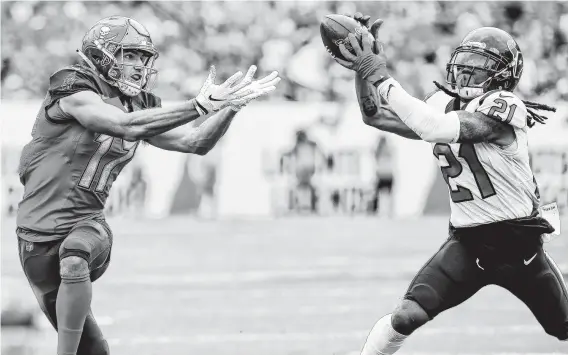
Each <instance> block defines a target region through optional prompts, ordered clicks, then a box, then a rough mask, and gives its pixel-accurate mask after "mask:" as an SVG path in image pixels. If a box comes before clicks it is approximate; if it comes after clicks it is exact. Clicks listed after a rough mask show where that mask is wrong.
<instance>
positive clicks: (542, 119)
mask: <svg viewBox="0 0 568 355" xmlns="http://www.w3.org/2000/svg"><path fill="white" fill-rule="evenodd" d="M434 85H436V87H437V88H438V89H440V90H442V91H443V92H445V93H446V94H447V95H449V96H451V97H454V98H459V97H460V96H459V95H458V94H456V93H455V92H452V91H450V90H449V89H448V88H446V87H445V86H443V85H442V84H440V83H439V82H437V81H434ZM521 101H523V103H524V104H525V107H526V108H527V113H528V115H527V126H529V127H533V126H534V125H535V122H538V123H540V124H545V123H546V120H547V119H548V117H546V116H543V115H541V114H539V113H537V112H536V111H535V110H539V111H549V112H556V107H552V106H548V105H545V104H539V103H538V102H533V101H528V100H521Z"/></svg>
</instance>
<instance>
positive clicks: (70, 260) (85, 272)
mask: <svg viewBox="0 0 568 355" xmlns="http://www.w3.org/2000/svg"><path fill="white" fill-rule="evenodd" d="M59 273H60V275H61V281H62V282H66V283H73V282H82V281H85V280H88V279H89V263H88V262H87V260H85V259H84V258H82V257H80V256H75V255H70V256H67V257H64V258H63V259H61V260H60V262H59Z"/></svg>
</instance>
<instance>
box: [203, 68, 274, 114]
mask: <svg viewBox="0 0 568 355" xmlns="http://www.w3.org/2000/svg"><path fill="white" fill-rule="evenodd" d="M255 72H256V66H254V65H252V66H251V67H250V68H249V70H248V72H247V74H246V76H245V77H244V79H243V80H241V81H240V82H239V83H238V84H236V85H234V84H235V83H237V81H239V79H241V77H242V76H243V73H242V72H240V71H239V72H237V73H235V74H233V75H232V76H231V77H230V78H229V79H227V80H226V81H225V82H224V83H223V84H221V85H215V84H214V81H215V76H216V74H217V73H216V70H215V66H211V69H210V71H209V76H208V77H207V80H205V83H204V84H203V86H202V87H201V90H200V91H199V94H198V95H197V97H196V98H195V101H196V103H197V105H196V106H197V111H198V112H199V114H200V115H201V116H203V115H207V114H209V113H211V112H216V111H219V110H221V109H223V108H225V107H228V106H231V107H239V108H240V107H242V106H243V105H244V104H246V103H248V102H250V101H251V100H253V99H255V98H257V97H259V96H262V95H265V94H267V93H269V92H271V91H273V90H274V89H276V87H275V86H268V87H267V86H266V85H255V86H254V87H250V88H249V86H250V85H251V84H252V78H253V77H254V74H255ZM271 75H272V74H271ZM265 79H266V78H265ZM262 80H264V79H262ZM278 81H280V79H279V78H278ZM278 81H276V83H277V82H278ZM255 83H256V82H255ZM233 85H234V86H233ZM247 88H248V89H247Z"/></svg>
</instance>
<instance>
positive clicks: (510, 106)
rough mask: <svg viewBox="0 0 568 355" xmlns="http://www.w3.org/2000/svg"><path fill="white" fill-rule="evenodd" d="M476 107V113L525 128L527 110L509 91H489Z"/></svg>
mask: <svg viewBox="0 0 568 355" xmlns="http://www.w3.org/2000/svg"><path fill="white" fill-rule="evenodd" d="M478 105H479V106H478V107H477V108H476V109H475V111H476V112H481V113H483V114H485V115H487V116H489V117H491V118H494V119H496V120H499V121H502V122H505V123H507V124H510V125H511V126H514V127H517V128H525V127H526V126H527V108H526V107H525V104H524V103H523V101H522V100H521V99H519V98H518V97H517V96H516V95H515V94H513V93H512V92H510V91H503V90H495V91H490V92H488V93H487V94H485V95H483V96H482V97H481V98H480V99H479V103H478Z"/></svg>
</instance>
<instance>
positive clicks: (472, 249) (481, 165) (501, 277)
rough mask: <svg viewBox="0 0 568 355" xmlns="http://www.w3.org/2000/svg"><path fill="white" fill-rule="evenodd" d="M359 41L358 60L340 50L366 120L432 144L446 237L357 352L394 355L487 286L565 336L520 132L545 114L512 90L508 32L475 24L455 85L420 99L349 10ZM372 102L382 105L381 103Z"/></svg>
mask: <svg viewBox="0 0 568 355" xmlns="http://www.w3.org/2000/svg"><path fill="white" fill-rule="evenodd" d="M355 19H356V20H358V21H359V22H361V23H362V24H363V25H364V26H363V31H362V32H363V37H362V41H361V44H360V43H359V41H358V39H357V38H356V37H355V36H354V35H353V34H349V36H348V40H349V42H350V44H351V46H352V48H353V49H354V52H355V53H351V52H349V51H348V50H347V49H346V47H345V45H344V44H342V45H340V46H339V48H340V50H341V53H342V54H343V56H344V57H345V58H346V60H342V59H338V58H335V59H336V61H337V62H338V63H339V64H341V65H343V66H344V67H346V68H348V69H352V70H354V71H355V72H356V73H357V76H356V90H357V96H358V100H359V106H360V109H361V114H362V117H363V120H364V122H365V123H366V124H368V125H370V126H372V127H375V128H378V129H380V130H383V131H387V132H392V133H395V134H398V135H400V136H403V137H406V138H409V139H419V140H424V141H426V142H429V143H431V144H432V149H433V152H434V156H435V157H436V158H438V160H439V165H440V167H441V171H442V175H443V177H444V180H445V181H446V183H447V184H448V187H449V189H450V194H449V195H450V207H451V215H450V226H449V238H448V239H447V241H446V242H445V243H444V244H443V245H442V246H441V247H440V249H439V250H438V251H437V252H436V253H435V254H434V255H433V256H432V257H431V258H430V260H428V261H427V262H426V264H425V265H424V266H423V267H422V268H421V269H420V270H419V271H418V273H417V274H416V276H415V277H414V279H413V280H412V281H411V283H410V286H409V287H408V290H407V292H406V294H405V295H404V297H403V300H402V301H401V303H400V304H399V305H398V307H396V309H395V310H393V312H392V313H391V314H388V315H386V316H384V317H382V318H381V319H380V320H379V321H378V322H377V323H376V324H375V326H374V327H373V329H372V330H371V332H370V334H369V336H368V338H367V341H366V343H365V346H364V347H363V350H362V355H389V354H394V353H395V352H396V351H397V350H398V349H399V348H400V347H401V346H402V344H403V343H404V341H405V339H406V338H407V337H408V336H409V335H410V334H411V333H412V332H413V331H415V330H416V329H418V328H419V327H421V326H422V325H424V324H425V323H427V322H428V321H430V320H432V319H433V318H434V317H436V316H437V315H438V314H440V313H441V312H444V311H446V310H448V309H450V308H452V307H455V306H457V305H459V304H461V303H462V302H464V301H466V300H467V299H469V298H470V297H471V296H473V295H474V294H475V293H476V292H477V291H479V290H480V289H481V288H483V287H484V286H486V285H491V284H495V285H498V286H501V287H503V288H505V289H507V290H509V291H510V292H511V293H512V294H513V295H515V296H516V297H518V298H519V299H520V300H521V301H522V302H524V303H525V304H526V305H527V306H528V307H529V309H530V310H531V312H532V313H533V314H534V315H535V317H536V319H537V320H538V322H539V323H540V324H541V325H542V327H543V328H544V330H545V331H546V332H547V333H548V334H550V335H552V336H554V337H556V338H558V339H560V340H568V291H567V289H566V284H565V283H564V280H563V277H562V273H561V272H560V269H559V268H558V266H557V265H556V264H555V263H554V261H553V260H552V258H551V257H550V256H549V254H548V253H547V252H546V251H545V250H544V249H543V246H542V244H543V239H542V236H543V235H544V234H549V233H552V232H553V231H554V228H553V227H552V225H551V224H550V223H549V222H548V221H547V220H545V219H544V218H542V216H541V215H540V213H539V210H538V207H539V204H540V195H539V190H538V185H537V183H536V179H535V178H534V175H533V172H532V170H531V166H530V163H529V150H528V128H530V127H532V126H533V125H534V124H535V122H539V123H544V120H545V119H546V118H545V117H543V116H541V115H540V114H538V113H537V112H535V111H534V110H548V111H554V109H553V108H551V107H549V106H546V105H542V104H538V103H534V102H530V101H525V100H521V99H519V98H518V97H517V96H516V95H515V94H514V93H513V90H514V89H515V87H516V85H517V84H518V82H519V80H520V78H521V74H522V71H523V56H522V52H521V50H520V48H519V46H518V44H517V43H516V41H515V40H514V39H513V37H511V36H510V35H509V34H508V33H507V32H505V31H502V30H500V29H497V28H494V27H483V28H479V29H477V30H474V31H472V32H470V33H469V34H468V35H466V37H465V38H464V39H463V41H462V42H461V43H460V45H459V46H458V47H457V48H456V49H455V50H454V52H453V53H452V57H451V59H450V61H449V63H448V65H447V69H446V71H447V83H448V84H449V85H450V87H451V90H450V89H448V88H445V87H443V86H442V85H440V84H438V83H436V86H437V87H438V90H436V91H435V92H433V93H432V94H430V95H428V96H427V97H426V99H425V100H424V101H421V100H418V99H416V98H414V97H413V96H411V95H410V94H408V93H407V92H406V91H405V90H404V89H403V88H402V86H401V85H400V84H399V83H398V82H397V81H396V80H394V79H393V78H392V77H391V76H390V74H389V73H388V71H387V65H386V63H387V59H386V57H385V55H384V51H383V44H382V43H381V42H380V41H379V39H378V34H379V32H378V31H379V28H380V26H381V24H382V20H377V21H376V22H375V23H374V24H373V25H372V26H371V28H370V30H371V32H372V34H373V35H372V36H371V35H369V32H368V29H367V26H368V25H369V20H370V17H368V16H363V15H361V14H356V16H355ZM379 96H380V97H381V98H382V99H383V100H384V102H386V103H387V104H388V106H390V107H385V106H383V107H380V106H381V105H380V102H379Z"/></svg>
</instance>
